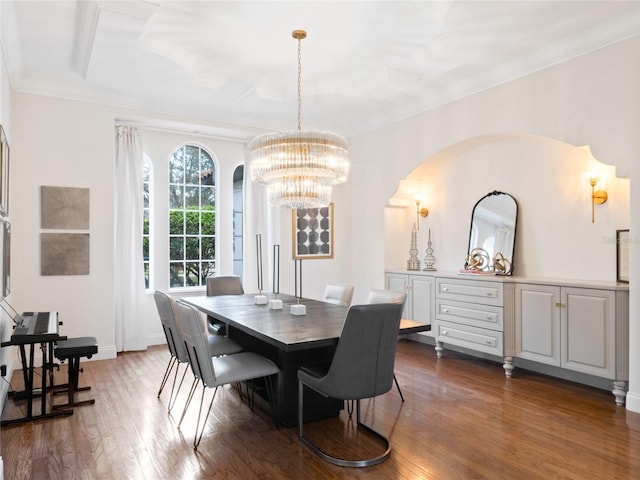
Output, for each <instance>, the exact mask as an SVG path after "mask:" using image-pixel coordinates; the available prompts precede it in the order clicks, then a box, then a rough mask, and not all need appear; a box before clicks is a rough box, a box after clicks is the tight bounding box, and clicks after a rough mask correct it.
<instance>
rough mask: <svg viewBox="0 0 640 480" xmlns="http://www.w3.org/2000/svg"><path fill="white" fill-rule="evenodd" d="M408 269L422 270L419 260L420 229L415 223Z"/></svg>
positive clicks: (412, 231) (412, 230)
mask: <svg viewBox="0 0 640 480" xmlns="http://www.w3.org/2000/svg"><path fill="white" fill-rule="evenodd" d="M407 270H420V260H418V231H417V230H416V224H415V223H414V224H413V228H412V229H411V248H410V249H409V260H407Z"/></svg>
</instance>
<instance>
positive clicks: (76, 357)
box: [53, 337, 98, 409]
mask: <svg viewBox="0 0 640 480" xmlns="http://www.w3.org/2000/svg"><path fill="white" fill-rule="evenodd" d="M95 353H98V341H97V340H96V338H95V337H76V338H69V339H67V340H60V341H59V342H57V344H56V346H55V348H54V349H53V355H54V356H55V357H56V358H57V359H58V360H60V361H62V362H64V361H65V360H68V361H69V365H68V371H69V381H68V383H66V384H63V385H56V386H55V387H54V392H53V393H54V395H55V394H59V393H67V394H68V399H69V400H68V403H63V404H60V405H53V408H54V409H60V408H73V407H79V406H82V405H93V404H94V403H95V399H91V400H84V401H80V402H77V401H76V400H75V393H76V392H80V391H86V390H91V387H78V376H79V374H80V372H81V371H82V369H81V368H80V359H81V358H83V357H86V358H91V357H92V356H93V355H94V354H95Z"/></svg>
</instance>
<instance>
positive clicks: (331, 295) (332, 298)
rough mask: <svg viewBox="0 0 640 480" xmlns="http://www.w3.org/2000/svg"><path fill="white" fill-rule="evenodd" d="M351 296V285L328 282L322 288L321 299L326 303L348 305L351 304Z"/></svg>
mask: <svg viewBox="0 0 640 480" xmlns="http://www.w3.org/2000/svg"><path fill="white" fill-rule="evenodd" d="M352 298H353V285H342V284H338V283H329V284H327V286H326V287H325V288H324V297H323V300H324V301H325V302H327V303H331V304H334V305H342V306H343V307H348V306H349V305H351V299H352Z"/></svg>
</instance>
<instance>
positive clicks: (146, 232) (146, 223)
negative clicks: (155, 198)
mask: <svg viewBox="0 0 640 480" xmlns="http://www.w3.org/2000/svg"><path fill="white" fill-rule="evenodd" d="M142 214H143V219H142V234H143V235H149V210H146V209H145V210H144V211H143V212H142Z"/></svg>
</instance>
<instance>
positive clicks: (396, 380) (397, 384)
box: [393, 372, 404, 402]
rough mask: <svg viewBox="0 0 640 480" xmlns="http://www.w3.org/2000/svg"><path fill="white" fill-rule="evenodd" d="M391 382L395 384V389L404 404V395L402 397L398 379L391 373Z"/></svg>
mask: <svg viewBox="0 0 640 480" xmlns="http://www.w3.org/2000/svg"><path fill="white" fill-rule="evenodd" d="M393 381H394V382H396V388H397V389H398V393H399V394H400V398H401V399H402V401H403V402H404V395H402V390H400V384H399V383H398V379H397V378H396V373H395V372H393Z"/></svg>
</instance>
